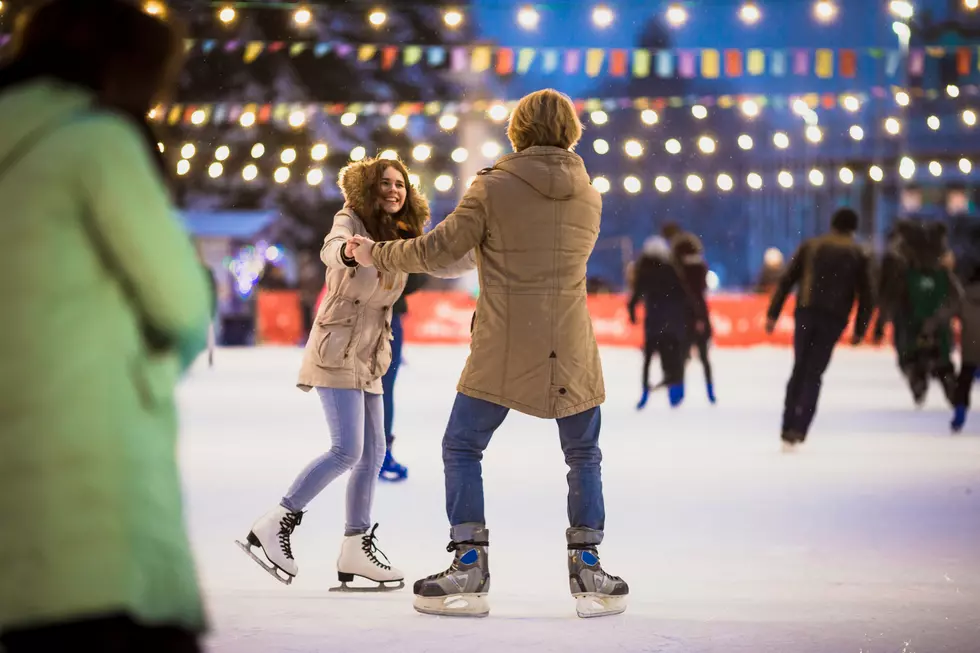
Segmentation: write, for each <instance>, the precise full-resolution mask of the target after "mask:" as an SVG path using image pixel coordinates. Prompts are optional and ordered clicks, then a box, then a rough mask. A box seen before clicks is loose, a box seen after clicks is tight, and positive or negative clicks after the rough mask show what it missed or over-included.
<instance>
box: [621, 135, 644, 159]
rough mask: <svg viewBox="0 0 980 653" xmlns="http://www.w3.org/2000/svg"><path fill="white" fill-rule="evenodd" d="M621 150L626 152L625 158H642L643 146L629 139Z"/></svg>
mask: <svg viewBox="0 0 980 653" xmlns="http://www.w3.org/2000/svg"><path fill="white" fill-rule="evenodd" d="M623 150H624V151H625V152H626V156H629V157H632V158H634V159H635V158H636V157H638V156H642V154H643V145H642V144H641V143H640V142H639V141H636V140H633V139H630V140H628V141H626V144H625V145H624V146H623Z"/></svg>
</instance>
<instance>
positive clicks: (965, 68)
mask: <svg viewBox="0 0 980 653" xmlns="http://www.w3.org/2000/svg"><path fill="white" fill-rule="evenodd" d="M956 72H957V73H959V74H960V75H969V74H970V48H956Z"/></svg>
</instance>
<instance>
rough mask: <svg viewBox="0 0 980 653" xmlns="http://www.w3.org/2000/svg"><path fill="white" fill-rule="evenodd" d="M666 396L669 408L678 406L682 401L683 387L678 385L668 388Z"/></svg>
mask: <svg viewBox="0 0 980 653" xmlns="http://www.w3.org/2000/svg"><path fill="white" fill-rule="evenodd" d="M667 395H668V397H669V398H670V405H671V406H673V407H675V408H676V407H677V406H680V405H681V402H683V401H684V385H683V384H679V385H672V386H670V388H668V389H667Z"/></svg>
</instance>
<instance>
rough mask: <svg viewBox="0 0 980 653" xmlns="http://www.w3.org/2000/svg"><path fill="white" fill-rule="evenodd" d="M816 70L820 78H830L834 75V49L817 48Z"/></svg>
mask: <svg viewBox="0 0 980 653" xmlns="http://www.w3.org/2000/svg"><path fill="white" fill-rule="evenodd" d="M814 72H815V73H816V74H817V77H819V78H820V79H830V78H831V77H833V76H834V51H833V50H828V49H827V48H820V49H819V50H817V57H816V62H815V64H814Z"/></svg>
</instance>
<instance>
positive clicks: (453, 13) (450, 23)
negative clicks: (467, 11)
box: [442, 9, 463, 29]
mask: <svg viewBox="0 0 980 653" xmlns="http://www.w3.org/2000/svg"><path fill="white" fill-rule="evenodd" d="M442 22H444V23H446V26H447V27H450V28H452V29H456V28H457V27H459V26H460V25H462V24H463V14H462V13H461V12H460V11H459V10H457V9H449V10H448V11H446V13H444V14H443V15H442Z"/></svg>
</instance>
